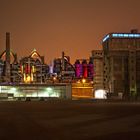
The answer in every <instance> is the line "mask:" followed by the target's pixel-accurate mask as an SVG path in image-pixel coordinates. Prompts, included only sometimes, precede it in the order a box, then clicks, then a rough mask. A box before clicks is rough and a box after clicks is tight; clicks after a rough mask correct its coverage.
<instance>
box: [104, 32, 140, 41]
mask: <svg viewBox="0 0 140 140" xmlns="http://www.w3.org/2000/svg"><path fill="white" fill-rule="evenodd" d="M110 37H112V38H140V34H131V33H130V34H129V33H128V34H126V33H113V34H110V35H109V34H108V35H106V36H105V37H104V39H103V42H105V41H106V40H107V39H108V38H110Z"/></svg>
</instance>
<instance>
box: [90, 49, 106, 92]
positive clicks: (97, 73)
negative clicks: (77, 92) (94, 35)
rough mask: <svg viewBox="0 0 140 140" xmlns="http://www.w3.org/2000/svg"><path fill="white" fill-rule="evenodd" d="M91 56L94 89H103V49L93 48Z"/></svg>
mask: <svg viewBox="0 0 140 140" xmlns="http://www.w3.org/2000/svg"><path fill="white" fill-rule="evenodd" d="M92 58H93V64H94V74H93V83H94V90H98V89H103V88H104V87H103V51H102V50H93V51H92Z"/></svg>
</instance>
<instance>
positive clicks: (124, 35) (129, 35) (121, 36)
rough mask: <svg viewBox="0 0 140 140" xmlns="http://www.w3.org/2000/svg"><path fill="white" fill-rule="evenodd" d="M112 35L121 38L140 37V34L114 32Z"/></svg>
mask: <svg viewBox="0 0 140 140" xmlns="http://www.w3.org/2000/svg"><path fill="white" fill-rule="evenodd" d="M112 37H118V38H119V37H120V38H139V37H140V34H112Z"/></svg>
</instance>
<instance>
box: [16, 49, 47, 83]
mask: <svg viewBox="0 0 140 140" xmlns="http://www.w3.org/2000/svg"><path fill="white" fill-rule="evenodd" d="M19 65H20V70H19V74H20V75H21V77H22V78H21V82H22V83H45V80H46V77H47V75H48V73H49V66H48V65H47V64H45V62H44V57H43V56H40V54H39V53H38V52H37V51H36V49H34V50H33V51H32V52H31V54H30V55H29V56H27V57H23V58H22V59H21V60H20V62H19Z"/></svg>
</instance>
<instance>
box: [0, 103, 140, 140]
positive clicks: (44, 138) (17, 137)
mask: <svg viewBox="0 0 140 140" xmlns="http://www.w3.org/2000/svg"><path fill="white" fill-rule="evenodd" d="M10 139H11V140H29V139H30V140H86V139H89V140H140V103H120V102H119V103H113V102H110V103H109V102H105V103H104V102H98V103H97V102H91V101H44V102H37V101H36V102H0V140H10Z"/></svg>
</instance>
